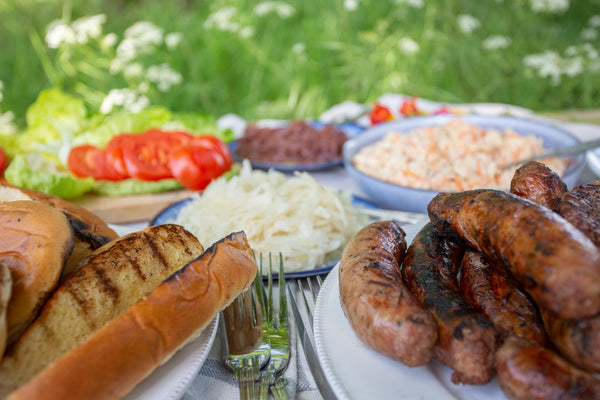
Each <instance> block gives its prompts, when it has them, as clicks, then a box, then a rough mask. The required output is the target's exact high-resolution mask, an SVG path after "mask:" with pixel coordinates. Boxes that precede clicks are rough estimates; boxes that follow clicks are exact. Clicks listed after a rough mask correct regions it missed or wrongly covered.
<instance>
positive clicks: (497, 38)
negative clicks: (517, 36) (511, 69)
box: [482, 35, 512, 50]
mask: <svg viewBox="0 0 600 400" xmlns="http://www.w3.org/2000/svg"><path fill="white" fill-rule="evenodd" d="M511 44H512V39H511V38H509V37H508V36H502V35H494V36H490V37H488V38H487V39H485V40H484V41H483V43H482V45H483V47H484V48H485V49H488V50H497V49H505V48H507V47H508V46H510V45H511Z"/></svg>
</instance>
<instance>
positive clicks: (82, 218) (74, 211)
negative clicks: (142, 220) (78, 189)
mask: <svg viewBox="0 0 600 400" xmlns="http://www.w3.org/2000/svg"><path fill="white" fill-rule="evenodd" d="M15 200H33V201H39V202H41V203H45V204H48V205H50V206H52V207H54V208H56V209H57V210H60V211H62V212H63V213H64V214H65V216H66V217H67V219H68V220H69V223H70V224H71V227H72V228H73V234H74V237H75V244H74V246H73V250H72V252H71V256H70V257H69V259H68V260H67V265H66V266H65V269H64V271H63V276H64V275H67V274H69V273H70V272H72V271H74V270H75V267H76V266H77V264H78V263H79V261H80V260H81V259H82V258H84V257H86V256H88V255H89V254H90V253H92V252H93V251H94V250H96V249H98V248H99V247H101V246H103V245H105V244H106V243H108V242H110V241H111V240H114V239H116V238H117V237H119V235H118V234H117V233H116V232H115V231H114V230H113V229H112V228H110V227H109V226H108V224H107V223H106V222H104V221H103V220H102V219H101V218H100V217H98V216H97V215H95V214H94V213H92V212H90V211H89V210H87V209H85V208H83V207H81V206H79V205H77V204H75V203H72V202H70V201H67V200H64V199H61V198H60V197H58V196H53V195H49V194H47V193H44V192H40V191H37V190H32V189H26V188H21V187H16V186H12V185H10V184H8V183H0V201H4V202H9V201H15Z"/></svg>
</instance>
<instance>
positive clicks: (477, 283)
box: [460, 250, 550, 346]
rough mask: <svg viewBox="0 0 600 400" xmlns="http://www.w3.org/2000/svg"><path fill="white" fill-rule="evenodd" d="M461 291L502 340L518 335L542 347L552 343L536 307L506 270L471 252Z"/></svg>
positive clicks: (462, 271)
mask: <svg viewBox="0 0 600 400" xmlns="http://www.w3.org/2000/svg"><path fill="white" fill-rule="evenodd" d="M460 288H461V291H462V293H463V295H464V296H465V299H466V300H467V301H468V302H469V303H470V304H472V305H473V306H475V307H476V308H477V309H479V310H481V312H482V313H483V315H484V316H486V317H487V318H488V319H489V320H490V321H491V322H492V324H494V327H495V328H496V330H498V332H500V333H501V334H502V336H503V337H507V336H509V335H515V336H518V337H522V338H524V339H527V340H531V341H534V342H536V343H539V344H540V345H542V346H548V345H549V344H550V341H549V340H548V335H547V334H546V330H545V328H544V324H543V322H542V318H541V316H540V313H539V311H538V309H537V306H536V305H535V303H534V302H533V300H531V298H530V297H529V296H528V295H527V293H525V291H523V290H521V288H520V287H519V284H518V283H517V282H516V280H515V278H514V277H513V276H512V275H511V274H510V273H509V272H508V271H507V270H506V268H504V267H502V266H498V265H497V264H496V263H494V262H490V261H489V260H488V258H487V257H485V256H484V255H483V254H481V253H480V252H477V251H472V250H468V251H467V252H466V253H465V255H464V257H463V260H462V264H461V269H460Z"/></svg>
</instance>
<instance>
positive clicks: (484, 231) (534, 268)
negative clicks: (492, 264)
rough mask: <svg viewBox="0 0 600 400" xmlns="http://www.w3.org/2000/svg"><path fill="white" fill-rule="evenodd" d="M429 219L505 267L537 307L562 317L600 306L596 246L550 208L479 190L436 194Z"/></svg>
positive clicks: (591, 311)
mask: <svg viewBox="0 0 600 400" xmlns="http://www.w3.org/2000/svg"><path fill="white" fill-rule="evenodd" d="M428 213H429V217H430V219H431V221H432V223H433V224H434V225H435V226H436V227H437V228H438V229H442V230H443V229H449V230H451V231H453V232H455V233H456V234H458V235H459V236H460V237H461V238H462V239H463V240H465V241H466V242H467V244H468V245H469V246H470V247H472V248H475V249H477V250H479V251H481V252H482V253H484V254H485V255H486V256H487V257H489V258H490V259H492V260H495V261H497V262H500V263H502V264H503V265H505V266H507V267H509V269H510V271H511V273H512V274H513V275H514V276H515V278H517V280H518V281H519V282H520V283H521V285H523V288H524V289H525V290H526V291H527V292H528V293H529V294H530V295H531V296H532V297H533V299H534V300H535V301H536V302H537V303H538V305H539V306H540V307H545V308H548V309H550V310H552V311H553V312H555V313H556V314H558V315H560V316H562V317H565V318H584V317H589V316H593V315H595V314H597V313H598V312H599V311H600V268H599V266H600V250H598V248H597V247H596V246H595V245H594V244H593V243H592V242H591V240H590V239H588V238H587V237H586V236H585V235H584V234H583V233H581V232H580V231H579V230H578V229H576V228H575V227H573V225H571V224H570V223H569V222H567V221H566V220H565V219H564V218H562V217H560V216H559V215H558V214H556V213H555V212H553V211H551V210H549V209H547V208H545V207H542V206H539V205H537V204H535V203H533V202H531V201H529V200H526V199H522V198H520V197H518V196H516V195H513V194H510V193H505V192H502V191H497V190H489V189H481V190H471V191H466V192H462V193H440V194H438V195H437V196H436V197H435V198H434V199H433V200H432V201H431V202H430V203H429V205H428Z"/></svg>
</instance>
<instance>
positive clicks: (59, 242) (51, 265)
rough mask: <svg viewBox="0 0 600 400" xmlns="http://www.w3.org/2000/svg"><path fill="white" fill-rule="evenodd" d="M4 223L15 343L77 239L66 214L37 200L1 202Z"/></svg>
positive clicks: (2, 254)
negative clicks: (11, 285)
mask: <svg viewBox="0 0 600 400" xmlns="http://www.w3.org/2000/svg"><path fill="white" fill-rule="evenodd" d="M0 226H1V227H2V229H1V230H0V264H4V265H6V266H8V268H9V269H10V273H11V276H12V280H13V287H12V295H11V297H10V301H9V302H8V310H7V316H6V318H7V329H8V342H9V343H11V342H12V341H14V340H15V338H17V337H18V336H19V335H20V334H21V333H22V332H23V330H24V329H25V328H26V327H27V326H28V325H29V323H30V322H31V321H32V320H33V319H34V318H35V316H36V315H37V313H38V311H39V309H40V308H41V306H42V305H43V304H44V302H45V301H46V299H47V298H48V296H49V295H50V294H51V293H52V291H53V290H54V288H55V286H56V284H57V282H58V279H59V277H60V275H61V273H62V271H63V267H64V266H65V263H66V261H67V258H68V257H69V255H70V254H71V250H72V249H73V242H74V240H73V230H72V229H71V225H70V224H69V221H68V220H67V218H66V217H65V215H64V214H63V213H62V212H60V211H58V210H57V209H55V208H54V207H52V206H49V205H47V204H44V203H40V202H36V201H12V202H9V203H0Z"/></svg>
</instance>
